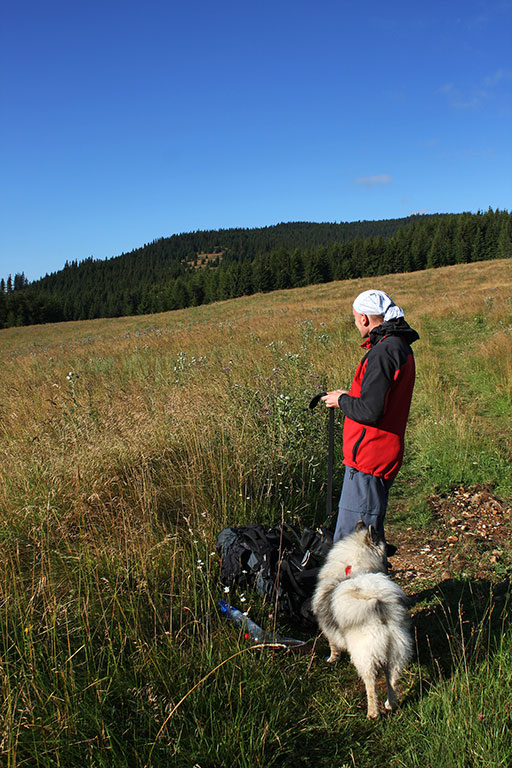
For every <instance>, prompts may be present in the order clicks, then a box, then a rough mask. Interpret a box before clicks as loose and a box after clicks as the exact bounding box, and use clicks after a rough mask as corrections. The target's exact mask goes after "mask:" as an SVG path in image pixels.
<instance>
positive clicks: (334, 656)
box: [325, 653, 340, 664]
mask: <svg viewBox="0 0 512 768" xmlns="http://www.w3.org/2000/svg"><path fill="white" fill-rule="evenodd" d="M339 658H340V655H339V653H335V654H333V653H331V655H330V656H326V657H325V660H326V662H327V663H328V664H334V662H335V661H338V660H339Z"/></svg>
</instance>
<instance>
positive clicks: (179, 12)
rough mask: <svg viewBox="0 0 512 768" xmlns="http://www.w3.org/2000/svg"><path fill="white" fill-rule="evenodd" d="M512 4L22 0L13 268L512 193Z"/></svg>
mask: <svg viewBox="0 0 512 768" xmlns="http://www.w3.org/2000/svg"><path fill="white" fill-rule="evenodd" d="M511 42H512V2H511V1H509V0H496V1H495V0H488V2H485V3H484V2H479V1H478V2H477V1H475V0H466V2H464V3H463V2H448V3H447V2H446V0H445V1H444V2H438V0H434V2H431V3H429V4H427V3H421V4H420V3H411V2H393V0H391V2H388V3H383V2H374V0H371V1H370V2H366V3H364V4H361V5H360V6H359V7H356V5H355V3H353V2H348V1H345V0H337V1H336V0H328V1H327V2H324V1H323V0H317V2H316V3H313V2H304V1H303V0H293V2H292V1H291V0H273V2H267V0H261V1H260V2H258V3H248V2H244V1H243V0H238V2H232V0H222V1H219V2H216V1H215V0H209V1H208V2H207V1H206V0H189V2H187V3H183V2H179V3H178V2H176V1H174V0H173V1H172V2H171V1H169V2H163V0H162V1H151V0H149V2H145V3H142V2H133V1H132V0H123V1H122V2H117V0H116V1H115V2H113V1H112V0H103V2H101V3H100V2H97V0H88V2H87V3H74V2H69V0H67V2H54V1H53V0H48V1H47V2H44V3H43V2H40V1H39V2H34V1H31V2H25V1H24V0H19V2H17V3H16V4H15V3H14V2H10V3H4V4H3V7H2V11H1V16H0V66H1V71H2V88H1V94H0V99H1V101H0V104H1V110H2V115H1V120H0V152H1V158H0V276H3V277H6V276H7V275H8V274H9V273H12V274H14V273H15V272H21V271H24V272H25V274H26V276H27V277H28V278H29V279H31V280H32V279H36V278H37V277H39V276H40V275H44V274H45V273H46V272H51V271H54V270H57V269H60V268H61V267H62V266H63V265H64V263H65V261H66V260H72V259H78V260H81V259H84V258H87V257H89V256H94V257H95V258H102V259H103V258H107V257H111V256H116V255H118V254H120V253H121V252H123V251H129V250H132V249H133V248H136V247H138V246H140V245H143V244H144V243H145V242H149V241H151V240H153V239H155V238H159V237H163V236H168V235H172V234H174V233H178V232H188V231H191V230H195V229H218V228H221V227H254V226H266V225H271V224H275V223H278V222H281V221H354V220H358V219H361V220H362V219H385V218H394V217H398V216H406V215H408V214H410V213H413V212H417V211H421V212H429V213H434V212H455V213H456V212H460V211H466V210H467V211H476V210H478V209H484V210H486V209H487V208H488V207H489V206H491V207H492V208H501V209H503V208H505V209H507V210H511V209H512V202H511V201H512V160H511V149H510V147H511V145H512V98H511V94H512V46H511Z"/></svg>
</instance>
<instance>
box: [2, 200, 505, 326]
mask: <svg viewBox="0 0 512 768" xmlns="http://www.w3.org/2000/svg"><path fill="white" fill-rule="evenodd" d="M510 257H512V214H509V213H508V212H507V211H500V210H496V211H493V210H492V209H489V210H488V211H487V212H481V211H479V212H478V213H476V214H473V213H461V214H442V215H441V214H439V215H432V216H413V217H409V218H406V219H390V220H388V221H378V222H353V223H350V224H343V223H341V224H314V223H307V222H296V223H291V224H279V225H276V226H275V227H264V228H261V229H252V230H251V229H230V230H215V231H208V232H206V231H205V232H193V233H187V234H182V235H174V236H173V237H171V238H162V239H160V240H157V241H154V242H153V243H148V244H146V245H145V246H143V247H142V248H139V249H136V250H134V251H131V252H130V253H129V254H122V255H121V256H119V257H115V258H112V259H106V260H101V261H100V260H94V259H93V258H90V259H86V260H84V261H82V262H80V263H78V262H76V261H72V262H68V263H66V266H65V267H64V269H62V270H60V271H59V272H55V273H53V274H51V275H46V276H45V277H44V278H41V279H40V280H37V281H34V282H32V283H29V282H28V281H27V280H26V278H25V276H24V274H23V273H19V274H17V275H15V277H14V279H12V278H11V276H9V277H8V278H7V280H4V279H2V280H1V281H0V328H4V327H11V326H16V325H28V324H35V323H45V322H59V321H63V320H84V319H90V318H97V317H119V316H123V315H133V314H148V313H153V312H162V311H167V310H173V309H181V308H184V307H188V306H197V305H199V304H206V303H211V302H214V301H221V300H223V299H230V298H235V297H238V296H245V295H250V294H253V293H258V292H267V291H272V290H276V289H284V288H295V287H299V286H305V285H311V284H315V283H324V282H329V281H331V280H347V279H351V278H357V277H370V276H373V275H375V276H377V275H383V274H388V273H392V272H411V271H415V270H421V269H428V268H435V267H440V266H446V265H449V264H463V263H469V262H474V261H481V260H487V259H494V258H510Z"/></svg>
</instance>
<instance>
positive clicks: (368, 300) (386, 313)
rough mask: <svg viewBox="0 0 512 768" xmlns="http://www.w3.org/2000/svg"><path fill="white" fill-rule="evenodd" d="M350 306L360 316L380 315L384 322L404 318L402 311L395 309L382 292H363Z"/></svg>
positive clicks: (399, 308) (393, 303) (389, 299)
mask: <svg viewBox="0 0 512 768" xmlns="http://www.w3.org/2000/svg"><path fill="white" fill-rule="evenodd" d="M352 306H353V307H354V309H355V311H356V312H359V314H360V315H382V316H383V317H384V321H387V320H396V319H397V318H399V317H403V316H404V311H403V309H402V308H401V307H397V305H396V304H395V302H394V301H393V299H392V298H391V297H390V296H388V295H387V293H384V291H375V290H370V291H363V293H360V294H359V296H358V297H357V298H356V299H355V301H354V303H353V305H352Z"/></svg>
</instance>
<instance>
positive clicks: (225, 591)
mask: <svg viewBox="0 0 512 768" xmlns="http://www.w3.org/2000/svg"><path fill="white" fill-rule="evenodd" d="M228 592H229V587H224V593H225V594H226V595H227V593H228Z"/></svg>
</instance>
